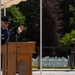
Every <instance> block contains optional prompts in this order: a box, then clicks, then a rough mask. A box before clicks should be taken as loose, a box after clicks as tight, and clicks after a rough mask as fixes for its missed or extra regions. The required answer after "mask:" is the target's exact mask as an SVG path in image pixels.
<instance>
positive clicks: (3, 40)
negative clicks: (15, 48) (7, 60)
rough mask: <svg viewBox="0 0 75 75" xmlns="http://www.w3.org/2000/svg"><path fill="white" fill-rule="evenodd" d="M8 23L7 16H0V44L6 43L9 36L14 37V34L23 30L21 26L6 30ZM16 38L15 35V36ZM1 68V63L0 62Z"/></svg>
mask: <svg viewBox="0 0 75 75" xmlns="http://www.w3.org/2000/svg"><path fill="white" fill-rule="evenodd" d="M9 24H10V18H9V17H7V16H2V17H1V46H2V45H4V44H7V43H8V42H9V39H10V38H11V37H15V36H16V34H19V33H21V32H22V30H23V26H19V27H17V29H15V30H14V32H11V31H9V30H8V26H9ZM15 38H16V37H15ZM1 60H2V53H1ZM1 68H2V64H1Z"/></svg>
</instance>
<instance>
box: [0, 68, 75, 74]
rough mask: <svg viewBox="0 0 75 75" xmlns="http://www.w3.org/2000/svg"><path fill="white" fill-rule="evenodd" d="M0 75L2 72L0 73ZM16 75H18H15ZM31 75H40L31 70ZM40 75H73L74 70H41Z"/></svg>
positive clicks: (37, 71)
mask: <svg viewBox="0 0 75 75" xmlns="http://www.w3.org/2000/svg"><path fill="white" fill-rule="evenodd" d="M1 75H2V72H1ZM16 75H18V74H16ZM32 75H41V74H40V70H37V69H35V70H34V69H33V71H32ZM42 75H75V69H73V70H71V69H43V70H42Z"/></svg>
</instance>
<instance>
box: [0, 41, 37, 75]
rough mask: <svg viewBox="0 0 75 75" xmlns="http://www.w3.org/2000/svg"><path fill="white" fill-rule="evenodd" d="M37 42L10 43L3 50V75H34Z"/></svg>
mask: <svg viewBox="0 0 75 75" xmlns="http://www.w3.org/2000/svg"><path fill="white" fill-rule="evenodd" d="M35 44H36V43H35V42H18V43H16V42H9V43H8V44H5V45H3V46H2V47H1V48H2V55H3V56H2V58H3V60H2V62H3V63H2V64H3V65H2V66H3V68H2V70H3V74H2V75H16V72H18V73H19V75H32V54H33V53H35Z"/></svg>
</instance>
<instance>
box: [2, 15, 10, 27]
mask: <svg viewBox="0 0 75 75" xmlns="http://www.w3.org/2000/svg"><path fill="white" fill-rule="evenodd" d="M9 24H10V19H9V17H7V16H2V17H1V26H2V27H3V28H7V27H8V25H9Z"/></svg>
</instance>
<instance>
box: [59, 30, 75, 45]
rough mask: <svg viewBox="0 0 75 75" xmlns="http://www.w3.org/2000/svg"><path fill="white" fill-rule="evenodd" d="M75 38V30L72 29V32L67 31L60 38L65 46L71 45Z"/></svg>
mask: <svg viewBox="0 0 75 75" xmlns="http://www.w3.org/2000/svg"><path fill="white" fill-rule="evenodd" d="M73 38H75V30H72V31H71V33H66V34H65V35H64V36H63V37H62V38H61V40H60V42H61V43H62V44H63V45H64V46H69V45H70V44H71V43H72V39H73Z"/></svg>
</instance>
